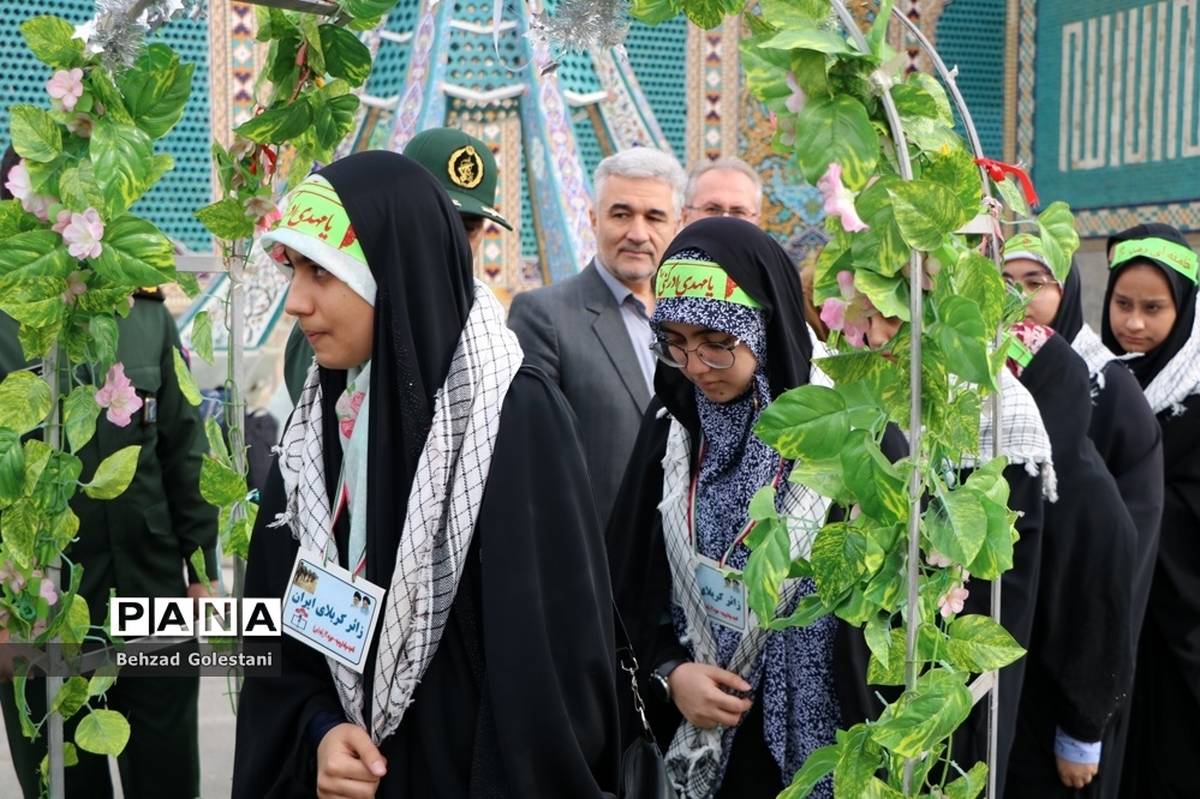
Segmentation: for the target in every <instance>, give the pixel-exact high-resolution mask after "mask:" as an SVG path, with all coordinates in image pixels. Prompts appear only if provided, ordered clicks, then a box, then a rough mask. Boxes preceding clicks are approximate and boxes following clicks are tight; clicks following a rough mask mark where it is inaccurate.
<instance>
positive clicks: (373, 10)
mask: <svg viewBox="0 0 1200 799" xmlns="http://www.w3.org/2000/svg"><path fill="white" fill-rule="evenodd" d="M338 5H340V6H341V7H342V8H343V9H345V10H346V13H347V14H349V15H350V16H352V17H378V16H380V15H382V14H386V13H387V12H389V11H391V10H392V7H393V6H395V5H396V0H338Z"/></svg>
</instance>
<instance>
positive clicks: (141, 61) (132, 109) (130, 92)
mask: <svg viewBox="0 0 1200 799" xmlns="http://www.w3.org/2000/svg"><path fill="white" fill-rule="evenodd" d="M195 68H196V67H195V64H181V63H180V61H179V56H178V54H176V53H175V52H174V51H173V50H172V49H171V48H170V47H168V46H167V45H165V44H152V45H150V46H149V47H147V48H146V49H145V50H144V51H143V52H142V54H141V56H140V57H139V58H138V60H137V62H136V63H135V64H134V65H133V68H132V69H128V70H125V71H124V72H123V73H121V75H120V77H119V78H118V79H117V85H118V86H119V87H120V89H121V93H122V94H124V95H125V102H126V105H127V107H128V109H129V114H130V116H132V117H133V121H134V123H135V124H136V125H137V126H138V127H139V128H141V129H142V130H143V131H145V132H146V134H147V135H149V136H150V137H151V138H154V139H160V138H162V137H163V136H165V135H167V133H168V132H169V131H170V130H171V128H173V127H175V124H176V123H177V122H179V120H180V119H181V118H182V117H183V110H184V107H185V106H186V105H187V99H188V93H189V92H190V91H191V88H192V72H193V71H194V70H195Z"/></svg>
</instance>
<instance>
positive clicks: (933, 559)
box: [925, 549, 951, 569]
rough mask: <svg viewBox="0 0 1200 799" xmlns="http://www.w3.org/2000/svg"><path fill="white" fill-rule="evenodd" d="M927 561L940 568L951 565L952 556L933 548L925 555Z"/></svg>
mask: <svg viewBox="0 0 1200 799" xmlns="http://www.w3.org/2000/svg"><path fill="white" fill-rule="evenodd" d="M925 562H926V563H928V564H929V565H930V566H937V567H938V568H940V569H944V568H946V567H947V566H949V565H950V563H951V560H950V558H948V557H946V556H945V555H943V554H942V553H941V552H938V551H937V550H935V549H931V550H929V552H928V553H927V554H926V555H925Z"/></svg>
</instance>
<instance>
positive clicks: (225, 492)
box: [200, 456, 246, 507]
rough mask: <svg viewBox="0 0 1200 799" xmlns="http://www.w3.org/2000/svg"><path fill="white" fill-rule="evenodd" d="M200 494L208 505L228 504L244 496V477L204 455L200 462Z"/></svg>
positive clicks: (219, 505)
mask: <svg viewBox="0 0 1200 799" xmlns="http://www.w3.org/2000/svg"><path fill="white" fill-rule="evenodd" d="M200 496H202V497H204V500H205V501H206V502H208V503H209V504H210V505H216V506H217V507H221V506H223V505H230V504H232V503H234V502H236V501H238V500H240V499H243V498H245V496H246V478H244V477H242V476H241V475H240V474H238V473H237V472H235V471H234V470H233V469H230V468H229V467H227V466H223V465H221V464H220V463H218V462H217V461H216V460H215V459H213V458H212V457H209V456H205V457H204V459H203V460H201V462H200Z"/></svg>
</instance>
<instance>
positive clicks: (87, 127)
mask: <svg viewBox="0 0 1200 799" xmlns="http://www.w3.org/2000/svg"><path fill="white" fill-rule="evenodd" d="M67 130H69V131H71V132H72V133H74V134H75V135H76V136H78V137H79V138H81V139H90V138H91V137H92V118H91V117H90V116H88V115H87V114H76V115H75V116H73V117H71V118H70V119H68V120H67Z"/></svg>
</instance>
